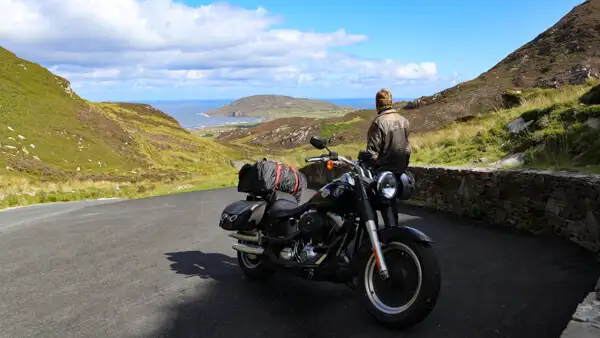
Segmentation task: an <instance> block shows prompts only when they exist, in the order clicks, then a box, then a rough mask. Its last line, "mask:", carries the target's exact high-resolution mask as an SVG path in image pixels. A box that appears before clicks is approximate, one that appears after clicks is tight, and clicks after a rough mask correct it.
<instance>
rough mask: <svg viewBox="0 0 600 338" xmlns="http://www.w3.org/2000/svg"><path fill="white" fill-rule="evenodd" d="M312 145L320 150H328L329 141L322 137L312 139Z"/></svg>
mask: <svg viewBox="0 0 600 338" xmlns="http://www.w3.org/2000/svg"><path fill="white" fill-rule="evenodd" d="M310 144H311V145H312V146H313V147H315V148H317V149H319V150H321V149H325V148H327V140H326V139H324V138H322V137H320V136H313V137H311V138H310Z"/></svg>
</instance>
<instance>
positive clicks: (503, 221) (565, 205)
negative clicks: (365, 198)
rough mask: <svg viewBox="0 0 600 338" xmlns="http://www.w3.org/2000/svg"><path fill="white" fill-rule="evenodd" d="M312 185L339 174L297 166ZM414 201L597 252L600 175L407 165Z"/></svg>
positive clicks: (319, 167)
mask: <svg viewBox="0 0 600 338" xmlns="http://www.w3.org/2000/svg"><path fill="white" fill-rule="evenodd" d="M301 171H302V172H304V174H305V175H306V176H307V179H308V181H309V184H310V186H311V187H312V188H319V187H320V186H322V185H324V184H325V183H327V182H330V181H331V180H332V179H333V178H335V177H338V176H339V175H341V174H342V173H343V171H342V170H340V169H337V168H336V169H335V170H334V171H328V170H327V169H326V168H325V167H324V164H312V165H309V166H307V167H304V168H302V169H301ZM410 171H411V172H412V173H413V174H414V176H415V180H416V192H415V195H414V197H413V201H412V202H413V203H415V202H416V203H418V204H421V205H425V206H427V207H432V208H435V209H438V210H443V211H449V212H452V213H455V214H458V215H463V216H467V217H470V218H476V219H481V220H485V221H487V222H489V223H493V224H499V225H506V226H511V227H515V228H518V229H526V230H529V231H532V232H534V233H553V234H556V235H558V236H560V237H563V238H566V239H569V240H571V241H573V242H575V243H577V244H579V245H581V246H583V247H585V248H587V249H589V250H592V251H594V252H599V251H600V225H599V222H600V175H592V174H583V173H575V172H556V171H541V170H524V169H473V168H468V169H467V168H450V167H425V166H411V168H410Z"/></svg>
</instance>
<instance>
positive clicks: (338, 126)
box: [319, 117, 363, 138]
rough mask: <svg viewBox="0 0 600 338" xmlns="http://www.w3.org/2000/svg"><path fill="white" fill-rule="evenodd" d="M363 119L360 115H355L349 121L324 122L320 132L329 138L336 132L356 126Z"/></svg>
mask: <svg viewBox="0 0 600 338" xmlns="http://www.w3.org/2000/svg"><path fill="white" fill-rule="evenodd" d="M362 121H363V119H362V118H360V117H355V118H353V119H351V120H348V121H343V122H337V123H323V124H321V126H320V131H319V134H320V135H321V136H323V137H326V138H329V137H331V136H333V135H334V134H338V133H340V132H344V131H348V130H351V129H353V128H354V127H356V126H357V125H358V124H360V123H361V122H362Z"/></svg>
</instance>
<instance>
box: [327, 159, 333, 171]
mask: <svg viewBox="0 0 600 338" xmlns="http://www.w3.org/2000/svg"><path fill="white" fill-rule="evenodd" d="M327 170H333V161H332V160H329V161H327Z"/></svg>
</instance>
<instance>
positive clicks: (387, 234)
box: [378, 226, 434, 243]
mask: <svg viewBox="0 0 600 338" xmlns="http://www.w3.org/2000/svg"><path fill="white" fill-rule="evenodd" d="M378 234H379V240H380V241H381V242H383V243H387V242H390V241H393V240H398V239H399V240H401V241H402V240H408V241H414V242H422V243H434V242H433V240H432V239H431V238H429V236H427V235H426V234H424V233H423V232H421V231H420V230H417V229H415V228H411V227H407V226H395V227H389V228H384V229H381V230H379V231H378Z"/></svg>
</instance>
